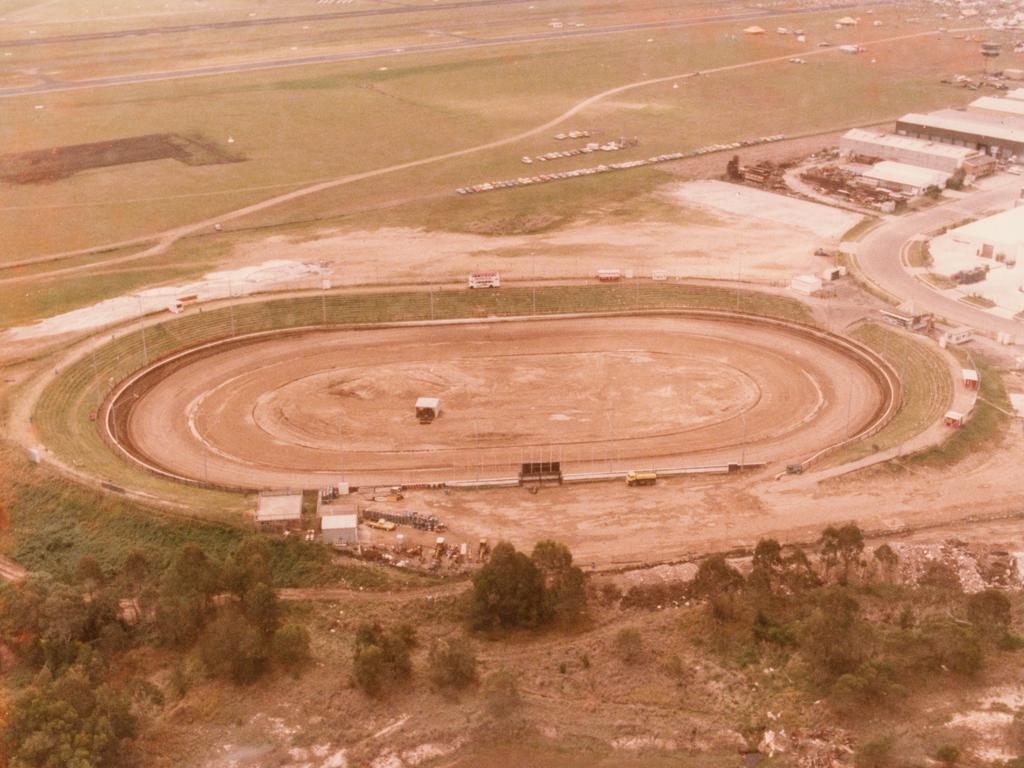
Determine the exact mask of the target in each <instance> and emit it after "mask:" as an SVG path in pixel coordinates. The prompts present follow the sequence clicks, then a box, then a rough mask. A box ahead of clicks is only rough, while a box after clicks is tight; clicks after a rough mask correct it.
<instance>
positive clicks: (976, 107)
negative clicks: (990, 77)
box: [967, 96, 1024, 118]
mask: <svg viewBox="0 0 1024 768" xmlns="http://www.w3.org/2000/svg"><path fill="white" fill-rule="evenodd" d="M967 111H968V112H971V113H974V114H978V115H994V116H996V117H1021V118H1024V101H1021V100H1020V99H997V98H996V97H995V96H982V97H981V98H980V99H975V100H974V101H972V102H971V103H970V104H968V105H967Z"/></svg>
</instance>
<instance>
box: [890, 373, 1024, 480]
mask: <svg viewBox="0 0 1024 768" xmlns="http://www.w3.org/2000/svg"><path fill="white" fill-rule="evenodd" d="M973 363H974V366H975V368H976V369H977V371H978V376H979V378H980V379H981V389H980V391H979V397H978V403H977V405H976V406H975V407H974V412H973V413H972V414H971V417H970V419H968V421H967V423H966V424H964V426H962V427H961V428H960V429H957V430H955V431H953V433H952V435H950V437H949V439H948V440H946V441H945V442H944V443H943V444H942V445H939V446H937V447H935V448H931V449H929V450H926V451H921V452H919V453H915V454H914V455H912V456H909V457H907V458H906V461H907V462H908V463H909V464H911V465H913V466H919V467H931V468H944V467H949V466H952V465H954V464H956V463H958V462H960V461H963V460H964V459H966V458H967V457H968V456H969V455H970V454H971V453H973V452H974V451H978V450H981V449H983V448H984V449H986V450H989V449H994V448H995V447H996V446H997V445H999V443H1000V442H1001V441H1002V438H1003V434H1004V432H1005V429H1006V425H1007V423H1008V422H1009V421H1010V417H1009V416H1007V415H1006V413H1003V412H1002V411H1000V410H999V408H1002V409H1003V410H1005V411H1009V409H1010V407H1011V406H1010V399H1009V398H1008V397H1007V396H1006V388H1005V387H1004V386H1003V379H1002V377H1001V376H1000V375H999V372H998V371H997V370H996V369H995V368H994V367H993V366H991V365H989V364H988V363H987V362H986V361H985V360H981V359H979V358H977V357H975V358H974V359H973ZM986 401H987V402H986ZM990 403H991V404H993V405H995V406H998V408H996V407H993V405H990Z"/></svg>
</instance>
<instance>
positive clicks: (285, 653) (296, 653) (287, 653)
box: [270, 624, 310, 669]
mask: <svg viewBox="0 0 1024 768" xmlns="http://www.w3.org/2000/svg"><path fill="white" fill-rule="evenodd" d="M270 647H271V652H272V654H273V656H274V660H275V661H277V662H278V663H279V664H281V666H283V667H284V668H285V669H296V668H297V667H299V666H301V665H302V664H304V663H305V662H306V661H308V660H309V657H310V653H309V631H308V630H307V629H306V628H305V627H304V626H302V625H301V624H285V625H284V626H283V627H281V628H280V629H278V630H277V631H276V632H274V639H273V640H272V641H271V645H270Z"/></svg>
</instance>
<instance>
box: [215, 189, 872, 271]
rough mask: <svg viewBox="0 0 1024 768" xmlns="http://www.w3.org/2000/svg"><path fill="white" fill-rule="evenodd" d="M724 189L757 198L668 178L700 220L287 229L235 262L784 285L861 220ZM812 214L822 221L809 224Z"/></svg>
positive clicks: (675, 196) (246, 248)
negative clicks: (534, 227) (501, 228)
mask: <svg viewBox="0 0 1024 768" xmlns="http://www.w3.org/2000/svg"><path fill="white" fill-rule="evenodd" d="M697 184H700V185H718V184H721V183H720V182H697ZM721 186H722V187H725V188H726V189H727V190H728V192H729V195H738V196H739V197H740V199H742V200H743V201H747V200H749V201H750V202H749V204H747V203H745V204H744V208H743V209H742V210H736V209H735V208H734V206H733V203H732V200H731V199H730V197H729V196H727V195H719V196H718V197H716V198H715V199H711V198H709V197H708V196H707V195H704V194H700V195H697V194H696V193H694V197H693V200H692V201H691V193H690V191H689V190H690V188H691V185H689V184H686V185H669V186H667V187H665V189H664V190H663V191H662V193H661V194H660V196H661V197H662V198H663V199H664V200H667V201H670V202H672V203H675V204H677V205H679V206H680V215H681V216H683V217H690V218H692V219H693V221H690V222H685V223H680V222H667V221H636V222H629V223H628V224H626V225H624V224H623V223H622V222H610V223H602V222H601V221H599V220H595V221H587V222H582V223H579V224H574V225H571V226H568V227H565V228H563V229H559V230H557V231H554V232H548V233H540V234H532V235H509V236H486V235H474V234H466V233H458V232H444V231H426V230H421V229H412V228H403V227H385V228H381V229H378V230H349V231H344V230H323V231H321V232H320V233H319V234H318V236H317V237H316V238H315V239H309V240H304V241H295V240H290V239H289V238H288V237H286V236H283V235H278V236H273V237H269V238H266V239H264V240H260V241H257V242H253V243H246V244H242V245H239V246H238V247H237V248H236V249H235V251H234V253H233V254H232V256H231V257H230V263H231V264H250V263H258V262H262V261H266V260H268V259H275V258H288V259H295V260H299V261H303V262H309V263H317V264H322V265H323V266H325V267H326V268H329V269H330V270H331V273H332V274H331V279H332V282H333V283H334V284H335V285H355V284H360V283H368V282H373V283H380V282H388V281H392V282H438V281H441V280H464V279H465V277H466V275H468V274H469V272H472V271H474V270H498V271H500V272H501V274H502V276H503V277H504V278H505V279H509V280H524V279H531V278H534V277H592V276H593V275H594V274H595V273H596V272H597V270H598V269H603V268H619V269H623V270H632V271H633V272H634V273H635V274H638V275H650V273H651V271H652V270H655V269H661V270H665V271H667V272H668V274H669V275H671V276H676V277H707V278H727V279H729V278H735V277H737V276H738V275H739V276H741V277H742V278H744V279H748V280H751V279H752V280H763V281H777V282H785V281H788V280H789V279H790V278H791V277H793V276H794V275H797V274H802V273H804V272H808V271H815V270H816V269H817V268H819V267H818V264H817V262H816V261H815V258H814V256H813V252H814V249H815V248H816V247H818V246H820V245H821V244H822V241H823V240H829V239H834V238H836V237H838V236H839V235H841V234H842V233H843V232H845V231H846V230H847V229H849V227H850V226H852V225H853V224H854V223H856V220H857V217H856V216H853V217H851V215H850V214H847V213H844V212H840V211H835V210H834V209H827V208H824V207H823V206H815V205H813V204H810V203H804V202H802V201H798V200H791V199H790V198H787V197H783V196H780V195H772V194H769V193H765V192H760V191H758V190H754V189H749V188H746V187H738V186H735V185H726V184H721ZM703 188H704V187H698V189H703ZM711 188H712V189H713V188H714V187H713V186H712V187H711ZM691 202H697V203H699V204H700V206H701V211H700V212H698V213H694V211H693V207H692V205H690V203H691ZM793 206H798V207H799V206H809V207H810V208H813V209H816V208H823V210H825V211H827V215H822V214H821V213H820V212H818V211H817V210H810V211H808V210H804V209H803V208H799V210H797V211H794V210H791V208H792V207H793ZM641 213H642V211H641ZM851 218H852V221H851V222H850V223H847V222H848V220H850V219H851ZM808 220H814V221H816V222H818V223H816V224H815V225H813V227H808V226H807V225H806V224H805V222H806V221H808ZM837 221H838V222H839V223H837ZM822 233H825V234H822Z"/></svg>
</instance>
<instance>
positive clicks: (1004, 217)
mask: <svg viewBox="0 0 1024 768" xmlns="http://www.w3.org/2000/svg"><path fill="white" fill-rule="evenodd" d="M947 234H948V236H949V238H950V240H952V241H953V242H954V243H960V244H965V245H969V246H971V247H972V248H974V250H975V253H976V254H977V255H979V256H982V255H985V256H987V257H988V258H992V259H995V258H996V257H997V256H998V254H1000V253H1001V254H1003V255H1004V256H1005V257H1006V258H1008V259H1013V260H1015V261H1016V262H1018V263H1020V262H1021V261H1022V260H1024V206H1018V207H1016V208H1011V209H1010V210H1008V211H1003V212H1002V213H997V214H996V215H995V216H989V217H988V218H987V219H981V220H979V221H973V222H971V223H970V224H965V225H964V226H962V227H957V228H956V229H953V230H950V231H949V232H948V233H947Z"/></svg>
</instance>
